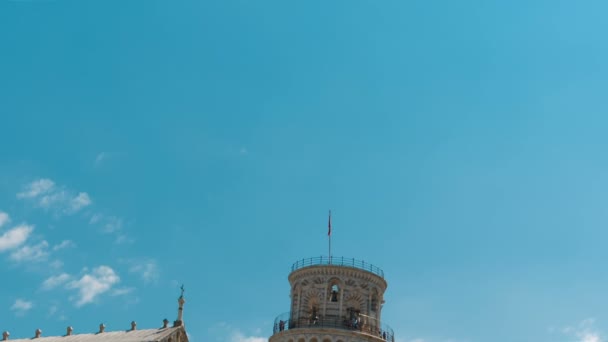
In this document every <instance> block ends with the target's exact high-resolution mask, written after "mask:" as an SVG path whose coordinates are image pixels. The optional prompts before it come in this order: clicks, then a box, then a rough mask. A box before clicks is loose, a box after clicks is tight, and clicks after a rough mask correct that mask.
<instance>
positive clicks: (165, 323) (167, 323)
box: [163, 318, 169, 329]
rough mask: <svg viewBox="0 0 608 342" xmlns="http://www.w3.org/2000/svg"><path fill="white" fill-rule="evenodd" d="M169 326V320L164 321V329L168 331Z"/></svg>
mask: <svg viewBox="0 0 608 342" xmlns="http://www.w3.org/2000/svg"><path fill="white" fill-rule="evenodd" d="M168 326H169V320H168V319H166V318H165V319H163V329H166V328H167V327H168Z"/></svg>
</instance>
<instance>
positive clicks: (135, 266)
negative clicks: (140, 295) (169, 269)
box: [129, 259, 160, 283]
mask: <svg viewBox="0 0 608 342" xmlns="http://www.w3.org/2000/svg"><path fill="white" fill-rule="evenodd" d="M130 263H131V264H132V265H131V267H130V268H129V272H131V273H134V274H138V275H139V276H140V277H141V278H142V279H143V280H144V282H145V283H151V282H155V281H157V280H158V278H159V277H160V271H159V269H158V265H157V264H156V261H155V260H152V259H148V260H143V261H131V262H130Z"/></svg>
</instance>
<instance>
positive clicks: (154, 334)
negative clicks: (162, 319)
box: [8, 326, 188, 342]
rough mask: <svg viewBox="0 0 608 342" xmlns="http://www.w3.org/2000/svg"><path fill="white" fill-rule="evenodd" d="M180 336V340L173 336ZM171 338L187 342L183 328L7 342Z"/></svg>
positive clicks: (152, 341) (126, 341)
mask: <svg viewBox="0 0 608 342" xmlns="http://www.w3.org/2000/svg"><path fill="white" fill-rule="evenodd" d="M178 335H181V336H182V338H181V340H178V339H177V338H174V336H178ZM169 337H172V341H173V342H178V341H181V342H188V337H187V335H186V331H185V330H184V327H183V326H178V327H172V328H171V327H169V328H160V329H145V330H126V331H125V330H121V331H108V332H103V333H94V334H74V335H69V336H48V337H38V338H24V339H16V340H14V339H10V340H8V342H26V341H28V342H32V341H34V342H166V341H168V340H169Z"/></svg>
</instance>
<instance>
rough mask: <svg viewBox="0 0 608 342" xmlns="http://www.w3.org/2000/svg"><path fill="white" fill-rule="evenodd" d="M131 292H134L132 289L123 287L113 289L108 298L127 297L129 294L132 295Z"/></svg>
mask: <svg viewBox="0 0 608 342" xmlns="http://www.w3.org/2000/svg"><path fill="white" fill-rule="evenodd" d="M133 291H135V288H134V287H123V288H119V289H114V290H113V291H112V293H110V296H124V295H128V294H129V293H132V292H133Z"/></svg>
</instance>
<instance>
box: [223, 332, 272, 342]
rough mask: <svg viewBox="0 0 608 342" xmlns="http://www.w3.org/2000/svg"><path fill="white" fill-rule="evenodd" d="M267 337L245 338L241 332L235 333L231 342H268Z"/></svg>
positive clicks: (231, 337)
mask: <svg viewBox="0 0 608 342" xmlns="http://www.w3.org/2000/svg"><path fill="white" fill-rule="evenodd" d="M266 341H268V338H267V337H258V336H245V335H243V333H241V332H240V331H235V332H233V333H232V335H231V336H230V342H266Z"/></svg>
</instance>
